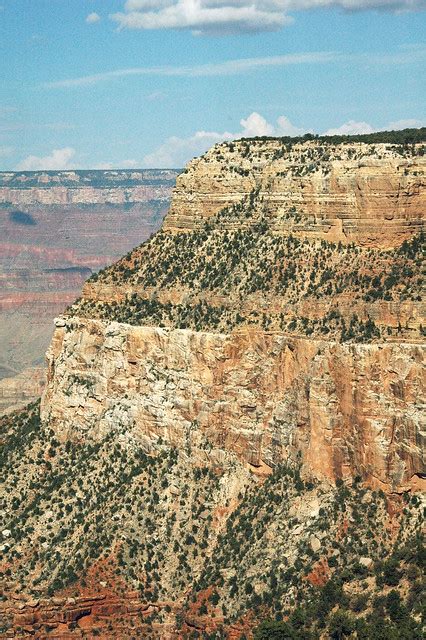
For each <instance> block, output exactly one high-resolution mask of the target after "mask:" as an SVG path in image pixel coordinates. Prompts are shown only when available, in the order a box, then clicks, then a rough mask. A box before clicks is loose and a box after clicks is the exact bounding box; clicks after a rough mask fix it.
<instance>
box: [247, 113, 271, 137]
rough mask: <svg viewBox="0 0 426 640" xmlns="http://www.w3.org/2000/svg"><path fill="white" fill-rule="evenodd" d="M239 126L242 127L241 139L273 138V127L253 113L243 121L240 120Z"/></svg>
mask: <svg viewBox="0 0 426 640" xmlns="http://www.w3.org/2000/svg"><path fill="white" fill-rule="evenodd" d="M240 124H241V125H242V127H243V130H242V132H241V136H242V137H243V138H252V137H255V136H273V135H274V131H275V129H274V127H273V126H272V125H271V124H269V122H267V121H266V120H265V118H264V117H263V116H261V115H260V114H259V113H256V112H255V111H254V112H253V113H251V114H250V115H249V117H248V118H246V119H245V120H244V119H243V120H241V121H240Z"/></svg>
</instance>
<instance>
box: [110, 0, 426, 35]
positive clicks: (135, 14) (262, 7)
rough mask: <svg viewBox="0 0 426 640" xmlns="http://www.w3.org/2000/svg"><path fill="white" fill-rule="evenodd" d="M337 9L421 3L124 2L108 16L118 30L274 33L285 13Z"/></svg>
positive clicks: (419, 4) (417, 4)
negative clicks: (118, 9)
mask: <svg viewBox="0 0 426 640" xmlns="http://www.w3.org/2000/svg"><path fill="white" fill-rule="evenodd" d="M325 7H337V8H341V9H344V10H346V11H363V10H371V9H373V10H378V11H391V12H403V11H415V10H420V9H422V8H424V0H127V2H126V3H125V4H124V11H121V12H118V13H114V14H111V15H110V18H111V19H112V20H114V21H115V22H116V23H117V24H118V25H119V28H120V29H145V30H146V29H189V30H191V31H192V32H193V33H194V34H196V35H199V34H226V33H235V32H259V31H276V30H279V29H281V28H282V27H283V26H285V25H286V24H289V23H291V22H292V21H293V19H292V18H291V17H289V16H288V15H287V12H288V11H306V10H309V9H317V8H325Z"/></svg>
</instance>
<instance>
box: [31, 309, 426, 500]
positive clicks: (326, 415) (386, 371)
mask: <svg viewBox="0 0 426 640" xmlns="http://www.w3.org/2000/svg"><path fill="white" fill-rule="evenodd" d="M56 324H57V327H56V331H55V334H54V338H53V341H52V344H51V347H50V349H49V351H48V354H47V360H48V367H49V371H48V383H47V387H46V391H45V393H44V396H43V401H42V418H43V419H44V420H49V423H50V425H51V427H52V428H53V429H54V430H55V431H56V433H57V436H58V437H60V438H62V439H65V438H70V439H72V440H81V439H94V440H97V439H100V438H101V437H103V436H104V435H105V434H106V433H108V432H110V431H114V432H117V436H118V437H120V438H123V439H126V440H130V441H131V440H133V439H136V440H138V441H140V442H142V443H143V444H144V446H145V447H146V449H147V450H151V449H155V448H156V445H157V444H158V443H161V442H162V441H164V442H165V443H168V444H171V445H173V446H176V447H178V448H180V449H186V450H187V451H188V453H190V455H191V456H195V457H199V458H200V459H202V460H203V461H208V460H211V461H214V462H220V460H221V459H223V458H224V457H225V456H227V455H228V454H229V453H232V454H235V455H236V456H237V457H238V458H239V459H241V460H242V461H244V462H245V463H247V464H248V465H250V466H251V467H252V468H253V469H259V470H262V469H265V467H270V466H273V465H274V464H276V463H278V462H280V461H283V460H285V459H286V458H288V457H290V458H291V459H296V458H297V456H298V455H299V452H300V454H301V456H302V458H301V459H302V462H303V466H304V468H305V471H306V472H307V473H310V474H313V475H314V476H316V477H318V478H321V479H327V478H328V479H335V478H336V477H348V476H356V475H361V476H362V477H364V478H365V479H367V480H368V481H369V482H370V483H371V484H372V485H374V486H377V487H382V488H384V489H387V490H398V491H399V490H402V489H405V488H408V487H410V486H415V485H417V484H418V482H419V478H418V474H421V473H422V472H423V471H424V467H423V466H422V448H421V446H422V438H423V437H424V433H422V414H421V409H422V405H421V388H422V386H421V376H422V348H421V346H419V345H415V344H407V343H405V344H392V343H386V344H374V345H360V344H356V345H354V344H352V345H348V344H338V343H333V342H325V341H316V340H309V339H303V338H291V337H288V336H285V335H284V334H280V333H267V332H262V331H259V330H255V331H240V332H235V333H232V334H213V333H205V332H194V331H190V330H170V329H162V328H158V327H136V326H130V325H126V324H119V323H116V322H111V323H107V322H104V321H100V320H82V319H78V318H69V319H66V320H65V319H59V320H57V323H56Z"/></svg>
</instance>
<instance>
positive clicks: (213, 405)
mask: <svg viewBox="0 0 426 640" xmlns="http://www.w3.org/2000/svg"><path fill="white" fill-rule="evenodd" d="M423 133H425V132H423ZM381 135H382V134H379V136H381ZM383 135H385V134H383ZM388 135H389V140H387V141H386V140H385V141H384V142H383V144H378V143H377V138H376V137H375V138H374V139H368V140H367V141H366V140H359V139H351V140H349V141H345V143H344V144H341V143H340V141H333V140H288V139H287V140H252V141H248V140H243V141H239V142H235V143H232V144H225V145H219V146H217V147H215V148H213V149H212V150H211V151H210V152H208V153H207V154H206V155H205V156H204V157H202V158H200V159H198V160H195V161H194V162H193V163H191V164H190V165H189V167H188V169H187V171H186V172H185V173H184V174H183V175H182V176H181V177H180V178H179V179H178V184H177V187H176V198H175V199H174V200H173V203H172V208H171V212H170V214H169V216H168V217H167V218H166V220H165V223H164V225H163V228H162V230H161V231H159V232H158V233H157V234H155V235H154V236H153V237H152V238H151V239H150V240H148V241H147V242H145V243H144V244H143V245H142V246H140V247H138V248H137V249H135V250H134V251H132V252H130V253H129V254H128V255H127V256H126V257H125V258H123V259H122V260H121V261H119V262H118V263H117V264H116V265H113V266H112V267H110V268H108V269H106V270H104V271H102V272H100V273H99V274H98V275H95V276H92V277H91V278H90V279H89V281H88V282H87V283H86V285H85V287H84V291H83V295H82V298H81V299H80V300H79V301H77V302H76V303H75V304H74V305H73V306H72V307H71V308H70V309H69V310H68V313H67V314H66V315H65V316H62V317H60V318H58V319H57V320H56V328H55V333H54V337H53V340H52V344H51V347H50V349H49V351H48V355H47V360H48V385H47V389H46V392H45V393H44V396H43V399H42V406H41V412H40V411H39V406H38V404H37V405H34V406H31V407H28V408H27V410H26V411H24V412H23V413H21V414H13V415H11V416H10V417H8V418H3V419H2V420H0V433H1V437H2V442H3V448H2V451H1V452H0V456H1V459H0V463H1V464H0V468H1V469H2V474H3V477H2V483H3V486H4V487H5V491H4V493H3V495H2V506H1V509H3V511H2V515H3V516H4V529H3V530H2V534H1V535H2V537H3V544H2V550H3V552H4V558H5V561H4V565H3V567H2V568H4V572H5V576H6V580H5V583H4V592H3V596H4V598H3V599H4V602H3V603H2V604H0V609H1V620H2V625H3V626H1V627H0V635H1V634H3V635H1V637H5V638H6V637H7V638H10V637H17V638H29V637H34V636H35V637H40V638H49V637H52V638H53V637H54V638H57V639H60V640H70V639H71V638H93V637H95V636H97V637H100V638H104V639H105V640H106V639H107V638H108V639H110V638H117V639H118V638H120V640H123V639H127V638H128V639H130V638H134V637H144V638H149V639H152V640H154V639H155V640H160V639H162V640H179V639H185V640H186V639H194V640H195V638H200V637H201V638H205V639H206V640H213V639H217V638H226V639H227V640H243V639H247V638H248V639H250V640H252V638H255V639H256V640H264V639H265V638H268V639H269V638H270V637H275V636H276V635H277V634H278V637H291V638H294V640H326V639H332V638H336V637H352V638H357V639H359V640H360V639H361V638H377V640H401V639H404V640H420V638H422V622H421V594H422V585H421V566H422V565H421V562H422V558H424V552H423V550H422V542H421V536H422V524H423V519H422V509H423V507H424V501H423V499H422V495H421V494H420V493H419V492H418V491H417V489H419V488H420V484H421V480H422V475H423V470H424V468H423V466H422V436H423V434H422V428H423V425H424V421H423V422H422V417H423V416H422V414H421V411H422V396H421V394H422V356H423V340H422V338H423V326H424V321H423V319H422V318H423V310H422V300H421V288H420V280H419V279H420V271H421V267H422V262H421V260H422V250H423V236H422V234H421V225H422V220H423V213H422V212H423V210H424V209H422V207H423V205H422V204H421V203H422V202H423V203H424V173H422V172H424V156H423V146H422V145H421V144H420V143H421V142H422V141H423V140H424V139H425V136H423V134H422V132H416V140H417V145H416V146H413V145H412V144H411V143H410V144H401V140H399V141H397V142H396V144H391V142H392V140H393V141H394V136H395V134H388ZM397 135H401V136H403V137H404V135H405V134H397ZM369 140H370V142H369ZM382 141H383V140H382ZM405 142H407V140H405ZM411 142H412V141H411ZM319 147H321V148H322V151H321V152H320V150H319ZM319 155H321V158H322V160H321V162H317V163H315V162H310V161H311V160H312V159H313V158H314V157H317V156H318V157H319ZM308 161H309V162H308ZM311 165H312V167H311ZM366 167H367V169H368V178H367V176H366V173H367V172H366V171H364V170H365V168H366ZM278 173H282V174H283V175H280V176H278ZM348 174H350V177H349V175H348ZM361 174H362V175H363V177H361ZM274 176H275V178H274ZM343 176H344V177H343ZM377 176H380V179H379V178H378V177H377ZM383 176H385V177H383ZM422 176H423V177H422ZM286 180H287V182H288V184H287V186H286V187H285V188H284V186H283V184H284V182H285V181H286ZM275 181H277V182H279V184H280V185H281V186H280V187H279V189H276V191H274V190H273V189H272V187H270V186H268V185H272V184H275ZM315 185H316V186H315ZM339 185H340V186H339ZM372 185H374V188H372ZM314 186H315V188H314ZM286 189H288V190H286ZM353 191H355V194H354V193H353ZM314 192H315V193H314ZM313 193H314V195H312V194H313ZM305 194H306V195H305ZM308 194H311V195H308ZM274 198H275V204H273V202H274ZM314 201H315V202H316V203H317V204H316V205H315V206H316V207H317V209H318V212H319V213H317V214H315V215H314V214H313V213H312V215H311V214H310V213H309V210H310V208H314ZM295 202H297V204H295ZM321 202H322V203H325V202H328V203H329V206H325V205H324V206H323V205H322V204H321ZM337 202H340V204H339V205H337V204H336V203H337ZM308 203H309V205H308ZM333 203H334V204H333ZM391 205H392V206H391ZM334 206H336V207H337V208H338V209H339V211H337V209H336V210H335V211H334V212H333V211H332V210H331V209H332V208H333V207H334ZM321 207H322V208H321ZM343 211H344V213H345V215H344V220H343V218H342V217H339V216H341V215H342V213H343ZM189 212H190V215H189ZM391 214H392V215H393V218H392V220H390V219H388V218H389V216H390V215H391ZM327 234H330V235H327ZM422 322H423V324H422ZM40 413H41V418H42V420H41V421H40ZM268 620H269V621H268ZM262 621H263V622H262ZM259 625H260V626H259ZM342 634H343V636H342Z"/></svg>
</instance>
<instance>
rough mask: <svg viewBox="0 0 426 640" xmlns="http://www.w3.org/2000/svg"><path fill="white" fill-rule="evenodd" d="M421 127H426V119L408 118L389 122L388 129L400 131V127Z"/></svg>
mask: <svg viewBox="0 0 426 640" xmlns="http://www.w3.org/2000/svg"><path fill="white" fill-rule="evenodd" d="M419 127H426V120H416V119H415V118H407V120H395V122H389V124H388V126H387V127H386V130H388V131H398V130H399V129H418V128H419Z"/></svg>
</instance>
